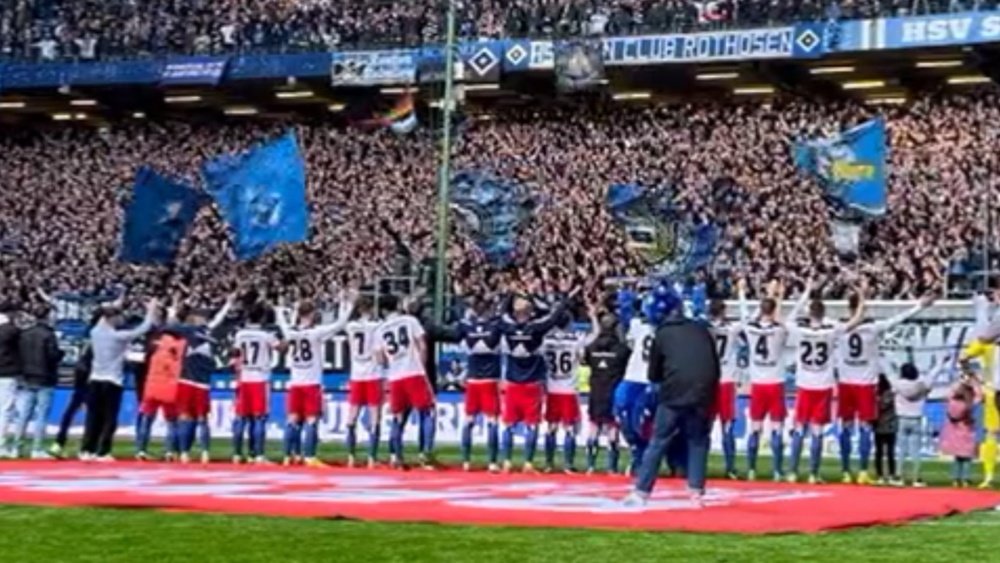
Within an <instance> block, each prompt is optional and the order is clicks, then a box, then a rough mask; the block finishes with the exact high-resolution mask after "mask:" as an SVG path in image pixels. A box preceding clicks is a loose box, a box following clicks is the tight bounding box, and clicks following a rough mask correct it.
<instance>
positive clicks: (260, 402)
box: [233, 302, 283, 465]
mask: <svg viewBox="0 0 1000 563" xmlns="http://www.w3.org/2000/svg"><path fill="white" fill-rule="evenodd" d="M267 313H268V307H267V306H266V305H265V304H264V303H260V302H258V303H254V304H253V305H251V306H250V311H249V312H248V314H247V325H246V326H245V327H244V328H242V329H240V330H238V331H237V332H236V336H235V337H234V338H233V347H234V348H235V349H236V351H237V353H238V354H239V366H240V368H239V381H237V384H236V413H235V414H236V417H235V418H234V420H233V463H241V462H242V459H243V431H244V429H247V428H248V429H249V434H250V458H251V459H252V460H253V461H254V462H255V463H257V464H261V465H263V464H266V463H267V458H266V457H265V456H264V445H265V440H266V439H267V416H268V412H269V411H270V408H269V404H268V403H269V402H270V396H271V393H270V391H271V389H270V385H271V370H272V366H273V365H274V360H275V355H276V353H277V352H279V351H280V350H281V349H282V348H283V345H282V342H281V339H280V338H278V337H277V336H276V335H275V334H274V333H273V332H271V331H269V330H265V329H264V322H265V320H266V319H267Z"/></svg>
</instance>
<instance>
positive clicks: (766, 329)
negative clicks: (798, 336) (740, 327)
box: [744, 320, 788, 384]
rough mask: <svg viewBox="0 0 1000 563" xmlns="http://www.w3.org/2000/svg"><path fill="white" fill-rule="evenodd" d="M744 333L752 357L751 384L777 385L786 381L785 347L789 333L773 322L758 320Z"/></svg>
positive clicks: (750, 323)
mask: <svg viewBox="0 0 1000 563" xmlns="http://www.w3.org/2000/svg"><path fill="white" fill-rule="evenodd" d="M744 333H745V334H746V337H747V346H749V347H750V349H749V352H750V355H749V356H750V357H749V362H748V366H747V368H748V369H747V371H748V372H749V373H750V383H751V384H753V383H760V384H775V383H784V381H785V345H786V343H787V341H788V331H787V330H785V327H784V326H782V325H780V324H778V323H775V322H772V321H764V320H757V321H751V322H749V323H747V324H746V327H745V328H744Z"/></svg>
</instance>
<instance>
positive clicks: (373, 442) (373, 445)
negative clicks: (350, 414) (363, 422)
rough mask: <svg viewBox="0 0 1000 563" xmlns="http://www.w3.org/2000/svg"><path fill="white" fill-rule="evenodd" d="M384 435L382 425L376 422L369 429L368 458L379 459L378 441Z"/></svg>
mask: <svg viewBox="0 0 1000 563" xmlns="http://www.w3.org/2000/svg"><path fill="white" fill-rule="evenodd" d="M381 437H382V425H381V424H375V425H373V426H372V427H371V429H370V430H369V431H368V459H371V460H375V459H378V442H379V440H380V439H381Z"/></svg>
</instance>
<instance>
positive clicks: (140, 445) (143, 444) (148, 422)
mask: <svg viewBox="0 0 1000 563" xmlns="http://www.w3.org/2000/svg"><path fill="white" fill-rule="evenodd" d="M152 427H153V417H151V416H146V415H144V414H142V413H139V418H138V419H136V423H135V428H136V433H135V451H136V453H138V452H145V451H146V448H147V447H149V434H150V431H151V430H152Z"/></svg>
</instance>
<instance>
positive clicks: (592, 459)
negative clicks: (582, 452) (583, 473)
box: [587, 438, 597, 471]
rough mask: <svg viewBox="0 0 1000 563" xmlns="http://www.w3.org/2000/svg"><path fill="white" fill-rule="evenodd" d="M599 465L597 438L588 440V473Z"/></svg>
mask: <svg viewBox="0 0 1000 563" xmlns="http://www.w3.org/2000/svg"><path fill="white" fill-rule="evenodd" d="M596 465H597V438H587V471H593V470H594V466H596Z"/></svg>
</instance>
